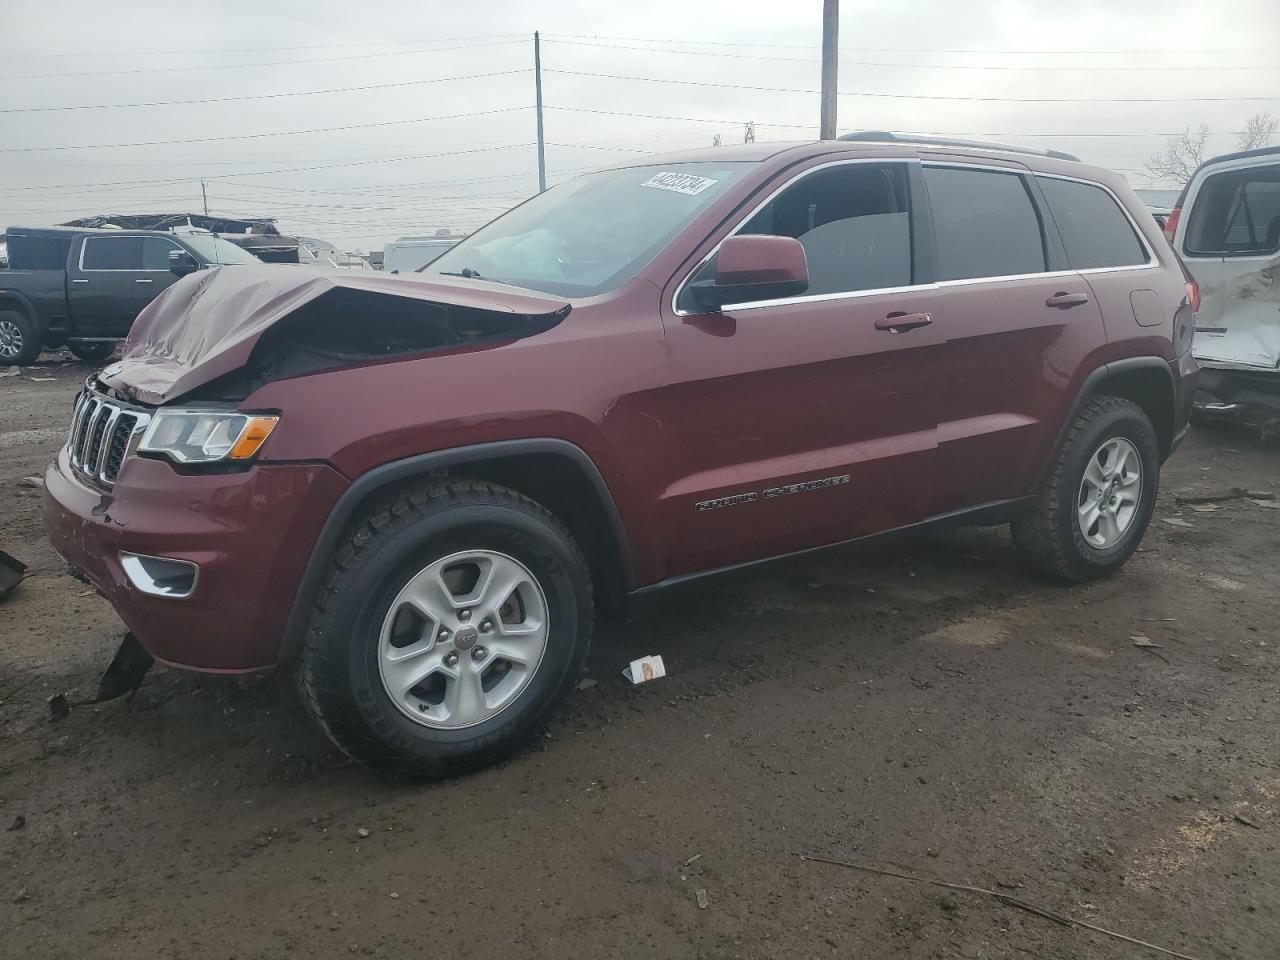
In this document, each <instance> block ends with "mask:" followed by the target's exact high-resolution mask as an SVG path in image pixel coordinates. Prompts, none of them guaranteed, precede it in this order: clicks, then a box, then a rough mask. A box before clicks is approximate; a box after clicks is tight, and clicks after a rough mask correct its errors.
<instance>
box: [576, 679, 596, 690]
mask: <svg viewBox="0 0 1280 960" xmlns="http://www.w3.org/2000/svg"><path fill="white" fill-rule="evenodd" d="M597 682H598V681H596V680H595V679H594V678H592V677H583V678H582V679H581V680H579V681H578V686H577V687H576V688H575V689H577V690H590V689H591V688H592V687H594V686H595V685H596V683H597Z"/></svg>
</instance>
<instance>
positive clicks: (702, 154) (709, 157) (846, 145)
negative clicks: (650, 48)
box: [617, 130, 1103, 175]
mask: <svg viewBox="0 0 1280 960" xmlns="http://www.w3.org/2000/svg"><path fill="white" fill-rule="evenodd" d="M886 149H887V151H888V153H886ZM919 150H924V151H936V152H939V153H946V154H952V155H954V154H956V153H959V152H964V153H974V154H977V155H978V156H982V157H992V158H997V159H1007V160H1012V161H1015V162H1017V163H1020V164H1024V165H1031V163H1033V162H1034V163H1035V165H1036V166H1037V167H1039V166H1040V165H1041V163H1042V162H1047V163H1046V166H1045V169H1050V170H1058V171H1061V170H1064V169H1067V168H1066V167H1064V166H1058V165H1057V164H1071V165H1072V166H1071V169H1078V170H1082V171H1083V170H1088V171H1090V175H1093V173H1094V172H1095V171H1096V172H1099V173H1101V172H1103V171H1102V168H1091V167H1089V166H1088V165H1086V164H1084V163H1082V162H1081V160H1080V158H1079V157H1076V156H1073V155H1072V154H1069V153H1063V152H1062V151H1060V150H1040V149H1037V148H1035V147H1019V146H1013V145H1010V144H1002V143H986V142H983V141H979V140H952V139H944V138H941V137H924V136H916V135H914V134H895V133H890V132H888V131H881V130H867V131H861V132H857V133H850V134H845V135H844V136H842V137H840V138H839V139H838V140H807V141H799V142H783V143H743V144H732V145H729V146H721V147H701V148H698V149H696V150H684V151H680V152H679V153H666V154H653V155H650V156H646V157H637V158H636V159H635V160H631V161H627V162H624V163H619V164H617V166H618V167H623V166H627V167H631V166H656V165H660V164H664V163H715V162H726V161H728V162H733V161H739V162H741V161H747V162H757V163H759V162H763V161H766V160H770V159H772V158H775V157H778V156H780V155H782V154H790V155H793V156H798V157H800V156H805V155H809V156H820V155H822V154H824V153H833V154H839V153H871V152H874V153H876V154H878V155H887V156H892V155H893V154H894V153H896V152H902V153H909V154H911V155H913V156H914V155H915V154H916V153H917V152H918V151H919ZM1077 165H1078V166H1077Z"/></svg>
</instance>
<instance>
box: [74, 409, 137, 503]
mask: <svg viewBox="0 0 1280 960" xmlns="http://www.w3.org/2000/svg"><path fill="white" fill-rule="evenodd" d="M150 422H151V414H150V413H148V412H147V411H146V410H143V409H141V408H139V407H132V406H129V405H127V404H123V403H120V402H119V401H116V400H112V399H111V398H109V397H107V396H106V395H104V394H102V393H99V392H98V391H97V390H95V389H93V387H92V386H91V385H87V384H86V386H85V388H84V390H82V391H81V392H80V395H79V396H78V397H76V403H75V408H74V410H73V411H72V414H71V432H70V434H69V435H68V437H67V452H68V454H70V457H71V464H72V466H74V467H75V468H76V470H78V471H79V472H80V473H81V474H82V475H83V476H85V477H86V478H87V479H89V480H92V481H93V482H95V483H98V484H101V485H103V486H107V487H109V486H111V485H112V484H113V483H115V480H116V477H117V476H118V475H119V474H120V466H121V464H123V463H124V460H125V457H127V456H129V454H131V453H132V452H133V450H134V447H136V446H137V444H138V441H139V440H140V439H141V438H142V432H143V431H144V430H146V428H147V425H148V424H149V423H150Z"/></svg>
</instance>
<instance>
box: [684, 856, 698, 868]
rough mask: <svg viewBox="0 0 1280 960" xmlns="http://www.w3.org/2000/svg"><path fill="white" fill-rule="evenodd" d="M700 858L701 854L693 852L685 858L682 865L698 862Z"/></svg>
mask: <svg viewBox="0 0 1280 960" xmlns="http://www.w3.org/2000/svg"><path fill="white" fill-rule="evenodd" d="M701 859H702V854H700V853H695V854H694V855H693V856H692V857H690V858H689V859H688V860H686V861H685V862H684V865H685V866H686V867H687V866H689V865H690V864H691V863H697V862H698V861H699V860H701Z"/></svg>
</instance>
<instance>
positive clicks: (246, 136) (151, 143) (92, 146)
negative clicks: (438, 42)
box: [0, 106, 530, 176]
mask: <svg viewBox="0 0 1280 960" xmlns="http://www.w3.org/2000/svg"><path fill="white" fill-rule="evenodd" d="M528 109H530V108H529V107H527V106H525V107H502V108H500V109H497V110H475V111H471V112H469V113H450V114H444V115H442V116H437V117H415V118H413V119H409V120H379V121H375V122H373V123H354V124H349V125H347V126H341V127H311V128H309V129H306V130H275V131H271V132H269V133H236V134H228V135H226V136H221V137H189V138H186V139H182V140H139V141H135V142H132V143H83V144H71V145H62V146H50V147H0V153H40V152H43V151H49V150H105V149H111V148H115V147H162V146H171V145H173V144H177V143H214V142H218V141H224V140H260V139H262V138H264V137H297V136H301V135H303V134H308V133H336V132H338V131H342V130H369V129H372V128H374V127H394V126H400V125H403V124H407V123H427V122H428V121H432V120H457V119H460V118H462V117H483V116H489V115H492V114H495V113H510V112H512V111H515V110H528ZM369 162H373V161H369ZM226 176H235V174H226Z"/></svg>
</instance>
